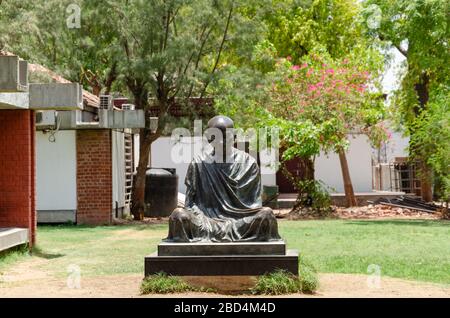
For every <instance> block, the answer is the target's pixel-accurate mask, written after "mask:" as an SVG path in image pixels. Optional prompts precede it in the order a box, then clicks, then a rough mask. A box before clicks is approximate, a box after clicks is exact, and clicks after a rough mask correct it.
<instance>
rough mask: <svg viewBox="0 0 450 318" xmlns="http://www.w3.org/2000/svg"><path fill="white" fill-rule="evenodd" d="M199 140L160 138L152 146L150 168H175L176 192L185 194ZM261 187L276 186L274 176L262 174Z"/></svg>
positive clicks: (199, 144)
mask: <svg viewBox="0 0 450 318" xmlns="http://www.w3.org/2000/svg"><path fill="white" fill-rule="evenodd" d="M201 145H202V142H201V139H200V138H198V137H197V138H190V137H186V138H182V139H181V140H180V142H178V143H177V142H174V141H171V139H170V137H160V138H158V139H157V140H156V141H155V142H154V143H153V144H152V151H151V155H152V156H151V166H152V167H153V168H175V169H176V170H177V174H178V178H179V179H178V191H179V192H182V193H185V192H186V186H185V185H184V179H185V177H186V173H187V169H188V167H189V164H190V162H191V160H192V157H193V154H194V149H195V148H196V147H198V149H200V148H201ZM261 183H262V184H263V185H274V184H276V178H275V174H262V175H261Z"/></svg>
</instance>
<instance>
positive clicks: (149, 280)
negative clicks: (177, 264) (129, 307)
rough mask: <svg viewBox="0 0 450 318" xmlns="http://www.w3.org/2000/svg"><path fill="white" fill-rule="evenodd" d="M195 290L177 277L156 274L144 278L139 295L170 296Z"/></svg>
mask: <svg viewBox="0 0 450 318" xmlns="http://www.w3.org/2000/svg"><path fill="white" fill-rule="evenodd" d="M194 289H195V288H194V287H192V286H190V285H189V284H187V283H186V282H184V281H183V280H182V279H180V278H179V277H175V276H169V275H167V274H166V273H158V274H155V275H151V276H148V277H146V278H145V279H144V280H143V281H142V284H141V294H170V293H182V292H188V291H193V290H194Z"/></svg>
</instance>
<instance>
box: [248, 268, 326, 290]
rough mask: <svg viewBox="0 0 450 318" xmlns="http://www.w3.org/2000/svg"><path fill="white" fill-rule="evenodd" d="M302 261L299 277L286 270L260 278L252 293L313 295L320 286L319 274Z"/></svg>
mask: <svg viewBox="0 0 450 318" xmlns="http://www.w3.org/2000/svg"><path fill="white" fill-rule="evenodd" d="M300 260H301V261H300V269H299V276H298V277H297V276H295V275H293V274H291V273H289V272H286V271H285V270H277V271H275V272H273V273H269V274H265V275H262V276H260V277H259V278H258V280H257V281H256V284H255V286H254V287H253V288H252V289H251V292H252V293H253V294H255V295H284V294H293V293H300V292H301V293H307V294H311V293H313V292H314V291H315V290H316V289H317V287H318V285H319V284H318V282H319V281H318V278H317V273H316V271H315V269H314V268H313V267H312V266H311V265H310V264H307V263H306V262H305V261H303V260H302V259H300Z"/></svg>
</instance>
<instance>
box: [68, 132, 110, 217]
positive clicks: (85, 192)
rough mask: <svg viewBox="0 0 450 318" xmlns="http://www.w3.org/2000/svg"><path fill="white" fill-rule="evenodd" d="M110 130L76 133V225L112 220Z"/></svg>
mask: <svg viewBox="0 0 450 318" xmlns="http://www.w3.org/2000/svg"><path fill="white" fill-rule="evenodd" d="M111 147H112V145H111V131H110V130H77V197H78V203H77V206H78V207H77V223H78V224H91V225H102V224H110V223H111V221H112V212H113V209H112V149H111Z"/></svg>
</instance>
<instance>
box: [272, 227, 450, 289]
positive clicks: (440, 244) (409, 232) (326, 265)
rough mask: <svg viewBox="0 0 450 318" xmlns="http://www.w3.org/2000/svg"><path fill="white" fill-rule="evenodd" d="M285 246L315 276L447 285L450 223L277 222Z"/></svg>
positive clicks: (449, 255)
mask: <svg viewBox="0 0 450 318" xmlns="http://www.w3.org/2000/svg"><path fill="white" fill-rule="evenodd" d="M280 231H281V233H282V236H283V237H284V238H285V239H286V242H287V244H288V247H289V248H297V249H299V251H301V253H302V254H303V255H305V257H306V260H307V261H309V262H311V263H312V264H313V265H314V267H315V268H316V269H317V270H318V271H319V272H329V273H360V274H367V268H368V266H369V265H370V264H376V265H378V266H380V267H381V274H382V275H386V276H390V277H398V278H406V279H411V280H419V281H429V282H436V283H443V284H450V222H446V221H434V220H377V221H365V220H358V221H351V220H324V221H302V222H298V221H297V222H296V221H289V222H280Z"/></svg>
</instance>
